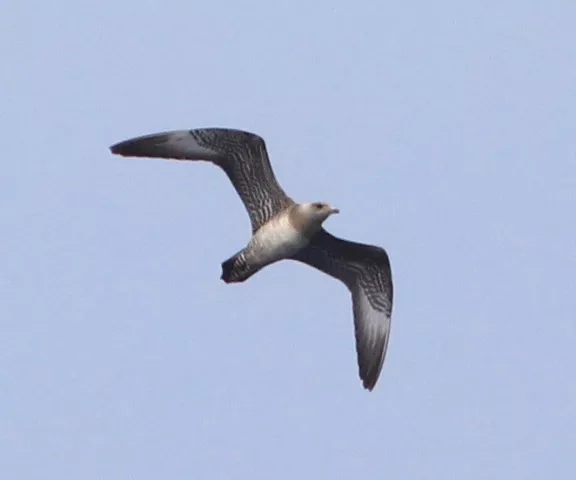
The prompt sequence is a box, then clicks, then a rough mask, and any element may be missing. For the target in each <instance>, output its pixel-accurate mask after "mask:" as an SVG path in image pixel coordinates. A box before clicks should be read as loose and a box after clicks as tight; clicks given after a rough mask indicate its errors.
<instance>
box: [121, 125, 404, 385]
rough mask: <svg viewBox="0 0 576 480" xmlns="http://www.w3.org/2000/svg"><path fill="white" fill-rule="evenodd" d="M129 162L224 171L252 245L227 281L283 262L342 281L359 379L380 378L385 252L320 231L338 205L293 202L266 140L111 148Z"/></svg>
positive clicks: (386, 299) (388, 309)
mask: <svg viewBox="0 0 576 480" xmlns="http://www.w3.org/2000/svg"><path fill="white" fill-rule="evenodd" d="M110 150H111V151H112V153H114V154H118V155H122V156H126V157H151V158H167V159H175V160H203V161H209V162H212V163H214V164H215V165H217V166H218V167H220V168H221V169H222V170H224V173H226V175H227V176H228V178H229V179H230V181H231V182H232V185H233V186H234V188H235V189H236V191H237V192H238V194H239V196H240V198H241V200H242V202H243V203H244V206H245V207H246V210H247V211H248V215H249V217H250V221H251V223H252V238H251V239H250V241H249V242H248V244H247V246H246V247H245V248H243V249H242V250H240V251H239V252H237V253H236V254H234V255H232V256H231V257H230V258H229V259H227V260H225V261H224V262H222V265H221V266H222V275H221V277H220V278H221V279H222V280H223V281H224V282H225V283H240V282H244V281H246V280H247V279H248V278H250V277H251V276H252V275H254V274H255V273H256V272H258V271H259V270H261V269H262V268H264V267H266V266H267V265H270V264H272V263H275V262H278V261H279V260H283V259H291V260H296V261H298V262H302V263H305V264H307V265H310V266H312V267H314V268H316V269H318V270H320V271H322V272H324V273H327V274H328V275H330V276H332V277H334V278H336V279H338V280H340V281H342V282H343V283H344V284H345V285H346V287H347V288H348V290H349V291H350V293H351V295H352V307H353V308H352V309H353V312H354V330H355V336H356V352H357V356H358V370H359V375H360V378H361V380H362V383H363V385H364V388H366V389H367V390H372V389H373V388H374V386H375V385H376V382H377V381H378V377H379V376H380V371H381V370H382V364H383V362H384V358H385V356H386V350H387V347H388V339H389V336H390V317H391V313H392V292H393V288H392V274H391V271H390V261H389V259H388V254H387V253H386V251H385V250H384V249H383V248H380V247H377V246H374V245H366V244H362V243H356V242H351V241H348V240H343V239H341V238H338V237H335V236H333V235H331V234H330V233H328V232H327V231H326V230H324V228H323V227H322V224H323V222H324V221H325V220H326V219H327V218H328V217H329V216H330V215H332V214H335V213H339V210H338V209H337V208H334V207H333V206H332V205H330V204H328V203H326V202H313V203H300V204H298V203H296V202H294V200H292V199H291V198H290V197H288V196H287V195H286V193H285V192H284V190H283V189H282V187H281V186H280V185H279V183H278V181H277V180H276V177H275V175H274V171H273V170H272V166H271V165H270V160H269V158H268V152H267V150H266V144H265V142H264V140H263V139H262V138H261V137H260V136H258V135H256V134H254V133H250V132H246V131H241V130H234V129H225V128H201V129H194V130H174V131H168V132H161V133H154V134H150V135H144V136H140V137H135V138H131V139H129V140H125V141H123V142H120V143H117V144H115V145H113V146H112V147H110Z"/></svg>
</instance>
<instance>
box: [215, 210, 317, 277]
mask: <svg viewBox="0 0 576 480" xmlns="http://www.w3.org/2000/svg"><path fill="white" fill-rule="evenodd" d="M292 208H293V207H289V209H288V210H286V211H283V212H280V213H279V214H277V215H276V216H274V217H272V218H271V219H270V220H268V221H267V222H266V223H265V224H264V225H262V226H261V227H260V228H259V229H258V230H256V232H255V233H254V234H253V235H252V238H251V239H250V242H249V243H248V245H247V246H246V248H244V249H243V250H241V251H240V252H239V253H237V254H236V255H234V256H232V257H231V258H230V259H228V260H226V261H225V262H224V263H223V264H222V276H221V278H222V280H224V281H225V282H226V283H237V282H243V281H245V280H247V279H248V278H250V277H251V276H252V275H254V274H255V273H256V272H258V271H259V270H261V269H263V268H264V267H265V266H267V265H270V264H272V263H275V262H277V261H279V260H283V259H286V258H289V257H290V256H291V255H293V254H295V253H296V252H297V251H298V250H300V249H301V248H302V247H305V246H306V245H307V244H308V242H309V239H308V238H307V237H306V236H305V235H303V234H302V233H301V232H300V231H298V230H297V229H296V228H295V227H294V225H293V224H292V222H291V221H290V210H291V209H292ZM231 261H232V263H229V262H231ZM228 266H230V267H234V266H235V267H236V268H233V269H232V268H231V269H230V270H229V269H228Z"/></svg>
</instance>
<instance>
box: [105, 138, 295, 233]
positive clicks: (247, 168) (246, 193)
mask: <svg viewBox="0 0 576 480" xmlns="http://www.w3.org/2000/svg"><path fill="white" fill-rule="evenodd" d="M110 150H111V151H112V153H115V154H118V155H122V156H125V157H155V158H171V159H175V160H205V161H209V162H212V163H214V164H216V165H218V166H219V167H220V168H222V170H224V172H225V173H226V175H228V178H229V179H230V181H231V182H232V185H234V188H235V189H236V191H237V192H238V195H240V198H241V199H242V202H243V203H244V206H245V207H246V210H247V211H248V215H249V216H250V221H251V223H252V230H253V231H256V230H258V228H260V226H261V225H262V224H264V223H266V222H267V221H268V220H269V219H270V218H271V217H273V216H274V215H275V214H277V213H278V212H279V211H281V210H283V209H284V208H286V207H287V206H289V205H291V204H293V203H294V202H293V200H292V199H291V198H289V197H288V196H287V195H286V193H284V190H282V187H280V185H279V184H278V181H277V180H276V177H275V175H274V171H273V170H272V166H271V165H270V160H269V158H268V152H267V151H266V144H265V143H264V140H263V139H262V138H261V137H260V136H258V135H255V134H253V133H250V132H244V131H241V130H231V129H225V128H202V129H195V130H178V131H170V132H161V133H154V134H151V135H145V136H141V137H136V138H132V139H129V140H126V141H124V142H120V143H117V144H116V145H113V146H112V147H110Z"/></svg>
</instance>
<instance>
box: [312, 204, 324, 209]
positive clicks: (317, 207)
mask: <svg viewBox="0 0 576 480" xmlns="http://www.w3.org/2000/svg"><path fill="white" fill-rule="evenodd" d="M322 206H323V205H322V204H321V203H315V204H314V207H316V210H320V209H321V208H322Z"/></svg>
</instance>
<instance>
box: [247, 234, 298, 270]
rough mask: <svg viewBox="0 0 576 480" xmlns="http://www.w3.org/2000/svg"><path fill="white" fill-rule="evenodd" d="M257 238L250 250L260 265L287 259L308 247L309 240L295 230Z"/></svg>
mask: <svg viewBox="0 0 576 480" xmlns="http://www.w3.org/2000/svg"><path fill="white" fill-rule="evenodd" d="M262 233H263V234H262V235H260V236H259V238H258V237H256V238H255V239H254V240H255V241H254V244H253V246H252V248H251V249H250V250H252V253H253V254H254V256H255V257H257V258H258V263H260V264H262V265H266V264H269V263H272V262H275V261H277V260H281V259H283V258H287V257H289V256H291V255H293V254H294V253H296V252H297V251H298V250H300V249H301V248H302V247H304V246H306V244H307V243H308V240H307V239H306V238H305V237H303V236H302V235H301V234H300V233H299V232H296V231H295V230H292V229H290V230H288V231H286V230H283V231H274V230H271V231H267V232H262Z"/></svg>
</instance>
